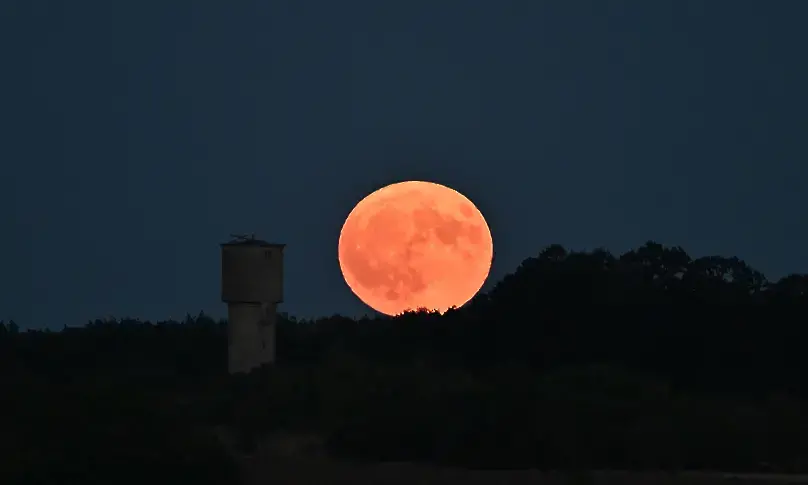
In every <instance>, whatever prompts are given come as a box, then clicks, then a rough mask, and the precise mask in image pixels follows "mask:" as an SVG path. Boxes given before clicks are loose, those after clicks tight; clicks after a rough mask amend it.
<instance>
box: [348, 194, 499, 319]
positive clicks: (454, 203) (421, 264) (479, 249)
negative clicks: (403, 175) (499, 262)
mask: <svg viewBox="0 0 808 485" xmlns="http://www.w3.org/2000/svg"><path fill="white" fill-rule="evenodd" d="M493 254H494V245H493V241H492V239H491V231H490V230H489V228H488V224H487V223H486V221H485V218H484V217H483V215H482V214H481V213H480V211H479V210H478V209H477V207H476V206H475V205H474V204H473V203H472V202H471V201H470V200H469V199H467V198H466V197H465V196H464V195H463V194H461V193H459V192H457V191H455V190H453V189H450V188H449V187H445V186H443V185H439V184H436V183H432V182H420V181H410V182H400V183H396V184H392V185H388V186H386V187H383V188H381V189H379V190H377V191H375V192H373V193H371V194H370V195H368V196H367V197H365V198H364V199H362V200H361V201H360V202H359V203H358V204H356V207H354V209H353V210H352V211H351V213H350V214H349V215H348V218H347V219H346V220H345V224H343V226H342V231H341V232H340V236H339V265H340V269H341V270H342V275H343V276H344V278H345V282H346V283H347V284H348V286H349V287H350V288H351V290H352V291H353V292H354V294H355V295H356V296H357V297H359V299H360V300H362V301H363V302H364V303H365V304H366V305H368V306H370V307H371V308H373V309H374V310H376V311H378V312H380V313H384V314H386V315H398V314H401V313H403V312H405V311H407V310H417V309H420V308H426V309H428V310H437V311H439V312H441V313H443V312H445V311H446V310H448V309H449V308H451V307H453V306H454V307H460V306H462V305H463V304H465V303H466V302H468V301H469V300H471V299H472V297H474V295H475V294H477V292H478V291H479V290H480V288H481V287H482V286H483V283H484V282H485V279H486V278H487V277H488V272H489V271H490V269H491V260H492V257H493Z"/></svg>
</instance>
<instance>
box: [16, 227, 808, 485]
mask: <svg viewBox="0 0 808 485" xmlns="http://www.w3.org/2000/svg"><path fill="white" fill-rule="evenodd" d="M806 310H808V275H799V274H793V275H789V276H786V277H784V278H782V279H780V280H779V281H776V282H770V281H768V280H767V279H766V278H765V277H764V276H763V275H762V274H761V273H760V272H758V271H756V270H754V269H753V268H751V267H749V265H747V264H746V263H745V262H744V261H742V260H740V259H738V258H734V257H731V258H724V257H718V256H710V257H700V258H695V259H694V258H691V257H690V256H689V255H688V254H687V253H686V252H685V251H684V250H683V249H682V248H679V247H665V246H662V245H660V244H657V243H655V242H648V243H646V244H645V245H643V246H641V247H639V248H637V249H635V250H632V251H629V252H627V253H625V254H622V255H619V256H615V255H612V254H611V253H609V252H608V251H606V250H602V249H598V250H594V251H591V252H574V251H567V250H566V249H565V248H563V247H561V246H558V245H553V246H550V247H548V248H546V249H544V250H543V251H541V252H540V253H539V254H538V256H536V257H534V258H528V259H526V260H525V261H523V262H522V264H521V265H520V266H519V267H518V268H517V269H516V270H515V271H514V272H513V273H512V274H509V275H508V276H506V277H505V278H504V279H503V280H502V281H500V282H499V283H498V284H496V285H495V286H494V287H493V288H492V289H491V291H489V292H487V293H485V294H480V295H478V296H477V297H475V298H474V299H473V300H472V301H471V302H470V303H469V304H468V305H466V306H464V307H463V308H459V309H453V310H450V311H448V312H446V313H445V314H443V315H440V314H437V313H434V312H428V311H424V310H419V311H417V312H408V313H405V314H404V315H401V316H399V317H395V318H387V317H365V318H361V319H350V318H346V317H343V316H339V315H334V316H331V317H326V318H321V319H318V320H314V321H307V320H297V319H295V318H291V317H285V318H282V319H281V320H280V322H279V326H278V359H279V362H278V364H277V365H275V366H271V367H265V368H262V369H260V370H257V371H255V372H253V373H251V374H249V375H239V376H227V375H226V352H227V342H226V339H227V336H226V327H225V325H226V322H223V321H214V320H212V319H211V318H209V317H207V316H206V315H204V314H202V313H200V314H199V315H198V316H196V317H191V316H190V315H189V316H187V317H186V319H185V320H184V321H183V322H158V323H150V322H140V321H138V320H135V319H121V320H107V321H101V320H96V321H94V322H90V323H89V324H87V325H86V326H84V327H82V328H72V327H64V329H63V330H61V331H59V332H51V331H31V330H29V331H24V332H23V331H20V329H19V327H18V325H17V324H15V323H13V322H11V323H9V324H0V378H2V380H3V398H2V399H0V406H2V407H1V408H0V411H2V413H3V414H2V415H3V416H4V418H5V419H4V423H3V433H0V447H2V449H0V451H1V452H2V455H1V456H3V458H2V463H0V481H2V483H31V484H34V483H68V482H69V481H70V480H73V481H76V482H80V483H101V482H104V483H112V482H114V483H128V482H127V481H126V480H132V483H135V482H136V481H137V480H139V479H142V477H137V476H136V475H137V474H136V473H134V472H132V470H134V469H137V470H140V471H141V472H142V475H143V476H147V477H149V480H151V481H153V482H154V481H155V480H157V479H162V480H164V481H165V482H166V483H168V482H171V483H175V482H176V481H178V480H188V479H193V480H196V481H197V482H196V483H211V484H213V483H228V484H232V483H236V480H237V476H238V475H237V473H238V472H237V470H236V465H235V462H234V461H233V459H232V458H231V456H230V455H229V454H228V453H227V450H225V449H224V446H223V444H222V443H221V442H219V441H218V440H216V439H215V437H214V436H213V433H212V432H211V430H213V429H215V428H217V427H222V426H224V427H227V428H229V429H232V430H234V431H235V432H236V434H237V435H238V438H239V441H238V450H240V451H239V452H250V451H252V450H255V449H256V447H258V446H261V443H262V440H263V439H264V437H266V436H267V435H270V434H271V433H273V432H275V431H300V432H304V431H305V432H311V433H317V434H320V435H322V436H323V437H325V439H326V447H327V449H328V450H329V451H330V452H331V453H332V454H334V455H336V456H343V457H346V458H351V459H365V460H413V461H431V462H437V463H447V464H454V465H460V466H466V467H494V468H496V467H542V468H568V469H583V468H598V467H602V468H669V469H678V468H725V469H736V470H752V469H756V468H757V467H759V464H760V463H763V462H765V463H768V464H769V465H767V466H773V467H775V468H777V469H781V470H785V471H808V470H807V469H808V463H806V459H805V458H804V457H805V456H808V412H806V411H808V408H806V404H805V401H804V400H805V399H806V398H808V383H806V382H805V381H804V380H802V379H801V376H802V375H806V373H808V354H807V353H805V352H803V351H802V347H803V345H804V344H803V342H805V341H806V337H808V330H806V323H808V321H806V320H808V316H807V315H808V313H806ZM150 464H151V465H150ZM123 469H125V470H128V472H127V473H126V474H124V475H116V474H120V471H121V470H123ZM158 469H159V470H162V471H157V470H158ZM172 470H173V471H172ZM171 473H174V474H175V475H174V476H171ZM192 474H197V476H198V478H189V477H191V475H192ZM110 477H112V478H110ZM205 480H207V481H205ZM158 481H159V480H158ZM138 483H139V482H138Z"/></svg>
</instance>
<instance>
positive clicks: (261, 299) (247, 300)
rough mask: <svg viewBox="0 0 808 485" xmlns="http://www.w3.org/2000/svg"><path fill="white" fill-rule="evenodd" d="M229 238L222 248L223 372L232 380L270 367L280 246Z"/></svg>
mask: <svg viewBox="0 0 808 485" xmlns="http://www.w3.org/2000/svg"><path fill="white" fill-rule="evenodd" d="M232 237H233V238H234V239H233V240H232V241H230V242H228V243H224V244H222V301H223V302H225V303H227V320H228V329H227V337H228V349H227V354H228V357H227V359H228V362H227V368H228V371H229V372H230V373H231V374H236V373H239V372H250V370H252V369H254V368H256V367H260V366H261V365H262V364H269V363H272V362H274V361H275V324H276V321H277V305H278V303H281V302H282V301H283V248H284V244H272V243H268V242H266V241H261V240H259V239H255V236H254V235H252V236H244V235H232Z"/></svg>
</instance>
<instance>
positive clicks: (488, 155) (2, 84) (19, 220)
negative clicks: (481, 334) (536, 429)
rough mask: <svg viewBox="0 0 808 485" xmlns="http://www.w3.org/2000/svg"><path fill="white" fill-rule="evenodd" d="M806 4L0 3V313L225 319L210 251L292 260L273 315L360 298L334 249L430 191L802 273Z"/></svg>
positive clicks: (40, 323) (489, 208)
mask: <svg viewBox="0 0 808 485" xmlns="http://www.w3.org/2000/svg"><path fill="white" fill-rule="evenodd" d="M806 18H808V2H805V1H799V0H780V1H774V2H762V1H751V0H748V1H747V0H722V1H719V0H711V1H704V0H693V1H687V0H655V1H648V0H637V1H608V2H607V1H603V0H590V1H576V0H564V1H552V2H550V1H540V0H524V1H506V0H497V1H494V0H456V1H455V0H443V1H432V0H430V1H427V0H407V1H386V2H380V1H377V0H345V1H333V0H311V1H304V0H285V1H257V0H239V1H221V0H194V1H190V0H185V1H179V0H173V1H160V2H157V1H123V0H120V1H110V0H81V1H55V0H50V1H45V0H40V1H35V0H4V1H2V2H0V54H2V55H0V66H1V67H2V70H1V71H0V130H2V131H0V181H2V190H0V203H2V205H0V228H2V234H0V319H3V318H4V319H6V320H8V319H9V318H13V319H15V320H16V321H17V322H18V323H20V324H21V325H23V326H27V327H44V326H49V327H54V328H60V327H62V325H64V324H68V325H80V324H84V323H86V322H87V320H89V319H92V318H97V317H104V316H107V315H114V316H132V317H140V318H143V319H163V318H168V317H175V318H177V317H179V318H181V317H183V316H184V315H185V313H186V312H190V313H192V314H195V313H197V312H199V311H200V310H204V311H205V312H207V313H209V314H212V315H215V316H221V315H223V314H224V312H225V306H224V305H223V304H222V303H220V302H219V271H220V266H219V264H220V263H219V243H221V242H224V241H225V240H227V239H228V235H229V234H230V233H232V232H248V233H249V232H254V233H256V234H257V235H258V236H260V237H262V238H264V239H268V240H271V241H273V242H284V243H286V244H288V246H287V248H286V269H287V275H286V302H285V304H284V306H283V309H285V310H286V311H289V312H290V313H293V314H296V315H299V316H303V317H312V316H318V315H328V314H333V313H343V314H349V315H355V314H361V313H364V312H365V311H369V310H367V309H366V307H364V306H363V305H362V304H361V303H360V302H359V301H358V300H357V299H356V298H355V297H353V295H352V294H351V292H350V290H349V289H348V288H347V286H346V285H345V283H344V282H343V280H342V276H341V274H340V271H339V265H338V263H337V260H336V251H337V238H338V235H339V230H340V227H341V225H342V222H343V220H344V218H345V216H347V214H348V212H349V211H350V210H351V208H352V207H353V205H354V204H355V203H356V202H357V201H358V200H359V199H361V198H362V197H363V196H364V195H366V194H367V193H369V192H371V191H373V190H375V189H377V188H379V187H381V186H382V185H385V184H387V183H390V182H394V181H400V180H404V179H425V180H431V181H435V182H439V183H443V184H446V185H449V186H451V187H453V188H455V189H457V190H459V191H461V192H463V193H464V194H465V195H467V196H468V197H469V198H471V199H472V200H473V201H474V202H475V203H476V204H477V206H478V207H479V208H480V209H481V210H482V211H483V214H485V215H486V217H487V218H488V220H489V224H490V226H491V228H492V231H493V232H494V244H495V251H496V261H495V264H494V268H493V270H492V275H491V277H490V278H489V284H490V283H493V282H495V281H496V280H498V279H499V278H501V277H502V276H503V275H504V274H505V273H507V272H510V271H512V270H513V269H515V267H516V266H517V265H518V264H519V262H520V261H521V260H523V259H524V258H526V257H529V256H534V255H536V254H537V253H538V252H539V251H540V249H541V248H542V247H544V246H546V245H548V244H551V243H560V244H563V245H565V246H567V247H570V248H572V249H592V248H595V247H599V246H604V247H606V248H608V249H611V250H612V251H614V252H618V253H619V252H622V251H625V250H628V249H630V248H632V247H636V246H638V245H640V244H642V243H643V242H644V241H646V240H648V239H654V240H657V241H658V242H661V243H663V244H667V245H682V246H683V247H684V248H685V249H686V250H687V251H688V252H689V253H690V254H691V255H694V256H702V255H706V254H721V255H726V256H732V255H737V256H739V257H741V258H742V259H745V260H746V261H747V262H748V263H749V264H751V265H752V266H753V267H756V268H757V269H760V270H761V271H763V272H764V273H765V274H767V275H768V276H769V277H770V278H777V277H780V276H783V275H784V274H786V273H789V272H808V244H806V243H808V222H801V220H800V219H801V217H802V216H803V215H805V212H806V210H805V209H806V206H807V205H808V204H806V202H807V201H806V196H804V195H803V194H802V190H803V188H804V187H805V185H806V181H807V180H808V177H807V176H806V175H808V135H806V134H807V133H808V62H807V61H806V50H805V49H806V47H807V46H808V29H806V28H805V19H806Z"/></svg>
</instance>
